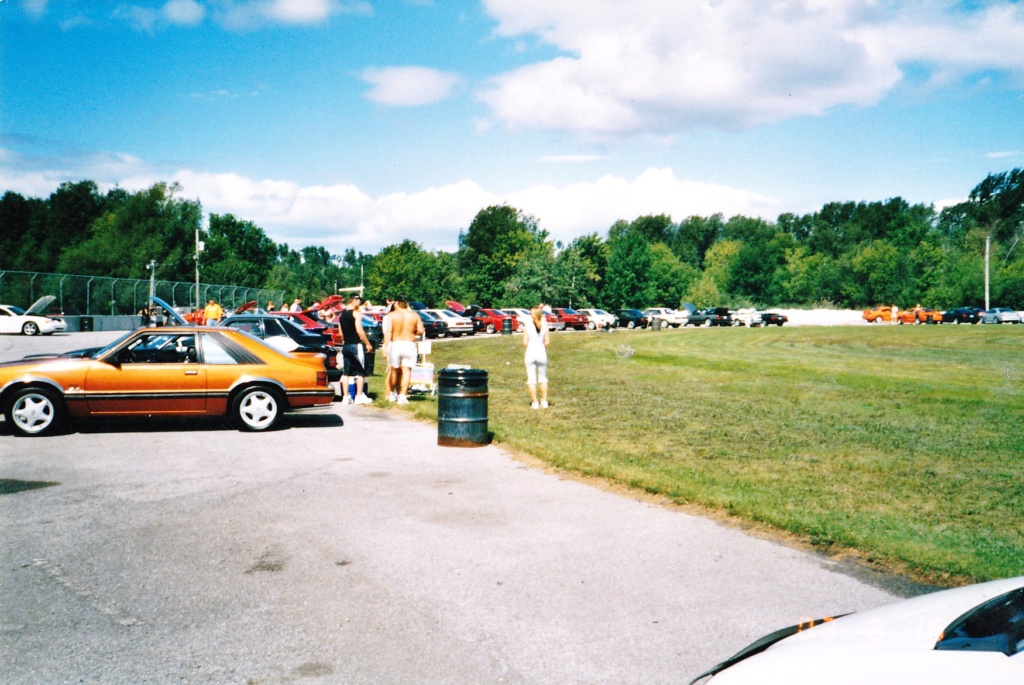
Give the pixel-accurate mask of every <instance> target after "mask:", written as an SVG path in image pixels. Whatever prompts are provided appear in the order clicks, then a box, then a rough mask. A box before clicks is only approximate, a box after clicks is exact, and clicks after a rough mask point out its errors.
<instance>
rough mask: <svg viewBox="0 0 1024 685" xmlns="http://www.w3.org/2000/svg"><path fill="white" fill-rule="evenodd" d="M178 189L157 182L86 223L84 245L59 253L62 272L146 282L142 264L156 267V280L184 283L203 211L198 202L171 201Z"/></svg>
mask: <svg viewBox="0 0 1024 685" xmlns="http://www.w3.org/2000/svg"><path fill="white" fill-rule="evenodd" d="M178 190H180V187H179V186H177V185H176V184H175V185H171V186H168V185H167V184H165V183H157V184H155V185H154V186H152V187H150V188H148V189H146V190H141V191H138V192H136V193H131V194H129V195H127V196H126V197H125V198H124V200H123V202H121V203H119V204H117V205H116V206H114V207H112V208H111V209H110V211H108V212H106V213H105V214H103V215H102V216H101V217H99V218H98V219H96V220H95V221H93V222H92V224H91V229H90V231H89V237H88V239H86V240H85V241H84V242H80V243H78V244H77V245H74V246H72V247H69V248H67V249H65V250H64V251H63V253H62V254H61V257H60V260H59V262H58V264H57V268H58V269H59V270H60V271H62V272H64V273H81V274H101V275H105V276H115V277H122V278H146V277H147V276H148V270H147V264H148V263H149V261H150V260H155V261H156V262H157V263H158V264H159V269H160V270H159V272H158V274H159V277H160V278H162V279H166V280H179V281H188V280H190V279H192V278H194V274H195V261H194V255H195V232H196V230H197V229H198V228H199V225H200V220H201V216H202V209H201V207H200V205H199V203H198V202H197V201H194V200H183V199H179V198H176V197H175V193H176V192H177V191H178Z"/></svg>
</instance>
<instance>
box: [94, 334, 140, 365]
mask: <svg viewBox="0 0 1024 685" xmlns="http://www.w3.org/2000/svg"><path fill="white" fill-rule="evenodd" d="M132 333H133V332H128V333H125V334H124V335H122V336H121V337H120V338H118V339H117V340H115V341H114V342H112V343H110V344H109V345H107V346H106V347H101V348H100V349H98V350H97V351H95V352H93V353H92V355H90V357H91V358H92V359H99V358H100V357H102V356H104V355H105V354H107V353H108V352H110V351H111V350H112V349H114V348H115V347H117V346H118V345H120V344H121V343H123V342H124V341H125V340H127V339H128V338H130V337H131V336H132Z"/></svg>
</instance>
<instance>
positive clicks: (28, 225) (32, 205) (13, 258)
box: [0, 190, 47, 271]
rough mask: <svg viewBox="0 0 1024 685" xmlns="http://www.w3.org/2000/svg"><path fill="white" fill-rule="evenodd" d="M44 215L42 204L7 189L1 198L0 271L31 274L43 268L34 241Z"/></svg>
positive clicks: (43, 221)
mask: <svg viewBox="0 0 1024 685" xmlns="http://www.w3.org/2000/svg"><path fill="white" fill-rule="evenodd" d="M46 214H47V206H46V203H45V202H44V201H42V200H40V199H38V198H25V197H24V196H22V195H20V194H19V193H15V192H13V191H10V190H9V191H7V192H6V193H4V196H3V198H0V269H10V270H12V271H34V270H36V268H37V267H38V266H42V262H41V261H38V249H37V248H38V243H37V238H38V236H39V233H40V231H41V229H40V228H39V227H41V226H44V225H45V223H46Z"/></svg>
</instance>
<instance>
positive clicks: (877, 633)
mask: <svg viewBox="0 0 1024 685" xmlns="http://www.w3.org/2000/svg"><path fill="white" fill-rule="evenodd" d="M1021 586H1024V576H1021V577H1017V578H1008V579H1006V580H996V581H992V582H990V583H980V584H978V585H970V586H968V587H962V588H955V589H952V590H943V591H941V592H935V593H932V594H928V595H921V596H920V597H914V598H913V599H908V600H905V601H902V602H896V603H895V604H891V605H886V606H880V607H877V608H875V609H869V610H867V611H861V612H858V613H856V614H850V615H849V616H843V617H842V618H839V619H836V620H835V621H830V622H828V623H824V624H822V625H820V626H818V627H816V628H813V629H811V630H807V631H804V632H801V633H797V634H796V635H793V636H792V637H789V638H786V639H785V640H782V641H781V642H778V643H776V644H774V645H772V646H771V647H769V648H768V652H776V651H778V652H782V651H817V650H820V649H821V647H822V645H823V644H831V645H834V646H835V647H836V648H838V649H843V650H847V649H850V650H860V649H864V648H884V649H890V650H902V649H914V650H918V649H924V650H927V649H932V648H933V647H935V643H936V642H938V641H939V638H941V637H942V631H943V630H945V629H946V628H947V627H948V626H949V624H950V623H952V622H953V621H955V620H956V619H958V618H959V617H960V616H962V615H963V614H965V613H967V612H968V611H969V610H971V609H973V608H974V607H976V606H978V605H979V604H981V603H983V602H986V601H988V600H990V599H992V598H993V597H997V596H999V595H1001V594H1004V593H1006V592H1010V591H1011V590H1015V589H1017V588H1019V587H1021Z"/></svg>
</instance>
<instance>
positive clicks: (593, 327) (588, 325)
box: [587, 321, 597, 331]
mask: <svg viewBox="0 0 1024 685" xmlns="http://www.w3.org/2000/svg"><path fill="white" fill-rule="evenodd" d="M587 328H589V329H590V330H592V331H593V330H595V329H597V323H595V322H593V321H591V322H590V323H588V324H587Z"/></svg>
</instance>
